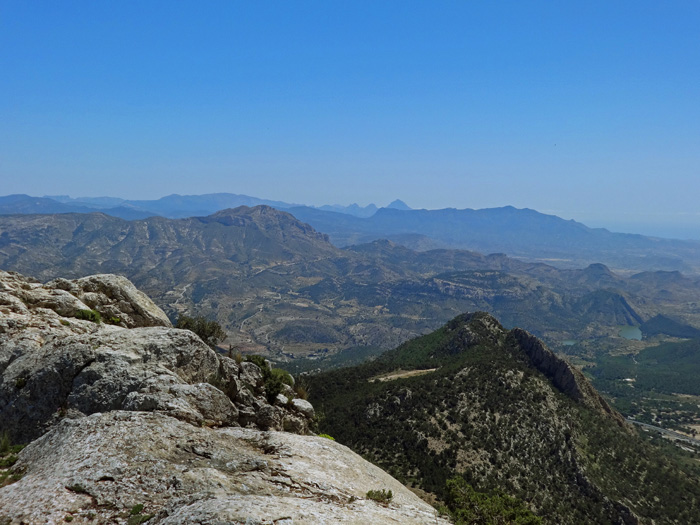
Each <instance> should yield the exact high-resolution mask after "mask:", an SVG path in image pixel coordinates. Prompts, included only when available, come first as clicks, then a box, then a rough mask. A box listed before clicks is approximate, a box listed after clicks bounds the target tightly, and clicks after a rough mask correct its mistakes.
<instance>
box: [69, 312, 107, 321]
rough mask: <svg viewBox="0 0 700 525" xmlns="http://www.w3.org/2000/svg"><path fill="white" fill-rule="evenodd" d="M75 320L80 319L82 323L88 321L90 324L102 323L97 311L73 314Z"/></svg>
mask: <svg viewBox="0 0 700 525" xmlns="http://www.w3.org/2000/svg"><path fill="white" fill-rule="evenodd" d="M75 318H76V319H82V320H83V321H90V322H92V323H99V322H100V321H102V316H101V315H100V312H98V311H97V310H78V311H77V312H76V313H75Z"/></svg>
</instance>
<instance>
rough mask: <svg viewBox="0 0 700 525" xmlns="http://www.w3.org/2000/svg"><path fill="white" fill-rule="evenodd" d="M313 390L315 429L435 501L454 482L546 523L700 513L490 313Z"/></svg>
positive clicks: (675, 470) (672, 478) (676, 474)
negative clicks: (513, 500) (515, 502)
mask: <svg viewBox="0 0 700 525" xmlns="http://www.w3.org/2000/svg"><path fill="white" fill-rule="evenodd" d="M412 370H416V371H422V372H417V373H418V374H420V375H413V376H411V375H410V374H406V373H405V372H406V371H412ZM401 371H403V372H401ZM402 375H403V376H404V377H401V376H402ZM392 377H393V379H392ZM382 379H384V380H382ZM310 391H311V394H312V399H313V400H314V402H315V404H316V407H317V409H319V410H320V411H321V412H323V413H324V414H325V418H324V419H323V420H322V423H321V429H322V431H325V432H328V433H329V434H331V435H333V436H334V437H336V438H337V439H338V440H339V441H341V442H342V443H345V444H347V445H348V446H350V447H351V448H353V449H354V450H356V451H358V452H360V453H361V454H363V455H365V457H367V458H369V459H370V460H372V461H374V462H376V463H378V464H379V465H380V466H382V467H384V468H385V469H387V470H388V471H389V472H390V473H392V474H393V475H394V476H396V477H397V478H399V479H402V480H404V481H405V482H408V483H411V484H413V485H415V486H417V487H418V488H420V489H423V490H426V491H428V492H430V493H433V494H436V495H437V496H438V497H441V498H444V497H445V495H446V490H445V485H446V481H447V480H448V479H450V478H452V477H454V476H461V477H462V478H464V479H465V480H466V481H467V482H468V483H470V484H471V485H473V486H474V487H475V488H476V489H477V490H479V491H482V492H490V491H494V490H501V491H505V492H506V493H507V494H510V495H512V496H515V497H517V498H519V499H521V500H523V501H525V502H526V503H527V504H528V505H529V506H530V508H531V509H532V510H534V511H535V512H536V513H537V514H538V515H540V516H542V517H543V518H545V520H546V521H547V522H548V523H572V524H578V523H636V522H637V518H635V516H638V517H639V519H640V520H641V521H642V522H649V521H650V520H651V519H654V520H656V523H671V522H673V520H675V519H677V520H679V522H682V523H692V522H693V520H696V519H697V516H698V511H699V507H698V506H699V505H700V481H699V480H698V478H697V476H696V477H695V478H693V477H691V476H689V475H688V474H686V473H684V472H683V471H682V470H680V468H679V467H678V466H676V465H675V464H672V463H671V462H670V461H669V460H667V459H664V458H663V457H662V456H661V455H660V454H659V453H657V452H656V451H655V450H653V449H652V448H651V447H650V446H648V445H647V444H645V443H644V442H642V441H641V440H640V439H639V438H638V437H637V436H636V434H635V431H634V430H633V429H631V428H630V427H629V426H628V425H626V424H625V423H624V422H623V420H622V418H621V416H619V414H617V413H616V412H614V411H612V410H611V409H610V408H609V407H608V405H607V403H605V401H604V400H603V399H602V398H601V397H600V396H599V395H598V394H597V392H596V391H595V390H594V389H593V387H591V385H590V384H589V383H588V381H587V380H586V379H585V378H584V377H583V376H582V375H581V374H580V373H579V372H577V371H576V370H574V369H572V368H571V367H569V366H568V365H567V364H566V363H565V362H563V361H561V360H560V359H558V358H557V357H555V356H554V354H552V353H551V352H550V351H549V350H547V349H546V347H544V345H543V344H542V343H541V342H540V341H538V340H537V339H536V338H534V337H533V336H531V335H530V334H528V333H526V332H524V331H522V330H519V329H514V330H511V331H507V330H505V329H503V327H502V326H501V325H500V324H499V323H498V322H497V321H496V320H495V319H494V318H493V317H491V316H489V315H488V314H483V313H479V314H471V315H463V316H459V317H457V318H455V319H454V320H452V321H450V322H449V323H447V325H445V326H444V327H442V328H441V329H439V330H437V331H436V332H433V333H431V334H430V335H427V336H424V337H421V338H418V339H415V340H413V341H410V342H407V343H405V344H404V345H402V346H400V347H398V348H397V349H395V350H393V351H391V352H387V353H386V354H384V355H383V356H381V357H380V358H378V359H377V360H376V361H375V362H372V363H368V364H366V365H362V366H359V367H355V368H351V369H344V370H340V371H338V372H328V373H325V374H320V375H318V376H315V377H313V378H312V383H311V386H310ZM640 477H641V479H643V480H644V482H641V483H640V482H639V479H640ZM656 498H658V499H656ZM696 522H697V521H696Z"/></svg>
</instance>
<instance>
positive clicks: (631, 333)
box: [620, 326, 642, 341]
mask: <svg viewBox="0 0 700 525" xmlns="http://www.w3.org/2000/svg"><path fill="white" fill-rule="evenodd" d="M620 337H624V338H625V339H630V340H633V341H641V340H642V331H641V330H640V329H639V327H638V326H621V327H620Z"/></svg>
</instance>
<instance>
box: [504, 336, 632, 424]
mask: <svg viewBox="0 0 700 525" xmlns="http://www.w3.org/2000/svg"><path fill="white" fill-rule="evenodd" d="M509 337H512V338H513V340H514V341H515V342H516V343H517V345H518V346H519V348H520V349H521V350H522V351H523V352H524V353H525V355H526V356H527V357H528V359H529V361H530V364H532V366H534V367H535V368H536V369H537V370H539V371H540V372H542V373H543V374H544V375H545V376H547V377H548V378H549V379H550V381H551V382H552V384H553V385H554V386H555V387H556V388H558V389H559V390H560V391H562V392H563V393H564V394H566V395H567V396H569V397H570V398H572V399H574V400H576V401H578V402H579V403H582V404H584V405H587V406H588V407H589V408H593V409H595V410H598V411H599V412H602V413H604V414H606V415H607V416H609V417H611V418H612V419H614V420H615V421H617V422H618V423H619V424H620V426H623V427H624V426H625V425H624V419H623V417H622V416H621V415H620V414H619V413H618V412H616V411H614V410H612V409H611V408H610V405H608V403H607V402H606V401H605V399H603V398H602V397H601V396H600V394H598V392H597V391H596V390H595V388H593V386H592V385H591V384H590V383H589V382H588V381H587V380H586V378H585V377H584V376H583V374H582V373H581V372H579V371H578V370H576V369H575V368H573V367H572V366H571V365H569V364H568V363H567V362H566V361H564V360H563V359H561V358H560V357H557V356H556V355H555V354H554V352H552V351H551V350H550V349H548V348H547V347H546V346H545V345H544V343H543V342H542V341H540V340H539V339H538V338H537V337H535V336H534V335H532V334H530V333H528V332H526V331H525V330H522V329H521V328H513V329H512V330H511V331H510V332H509ZM625 428H626V427H625Z"/></svg>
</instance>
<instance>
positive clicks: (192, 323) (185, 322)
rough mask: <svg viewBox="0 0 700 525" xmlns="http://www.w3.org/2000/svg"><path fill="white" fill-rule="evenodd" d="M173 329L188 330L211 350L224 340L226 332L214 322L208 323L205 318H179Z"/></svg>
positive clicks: (184, 316)
mask: <svg viewBox="0 0 700 525" xmlns="http://www.w3.org/2000/svg"><path fill="white" fill-rule="evenodd" d="M175 328H181V329H183V330H189V331H191V332H194V333H195V334H197V335H198V336H199V338H200V339H201V340H202V341H204V342H205V343H206V344H208V345H209V346H210V347H211V348H216V345H217V344H218V343H220V342H221V341H223V340H224V339H226V332H225V331H224V329H223V328H222V327H221V325H220V324H219V323H217V322H216V321H209V320H208V319H207V318H205V317H202V316H199V317H188V316H186V315H183V316H181V317H180V318H179V319H178V320H177V323H175Z"/></svg>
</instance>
